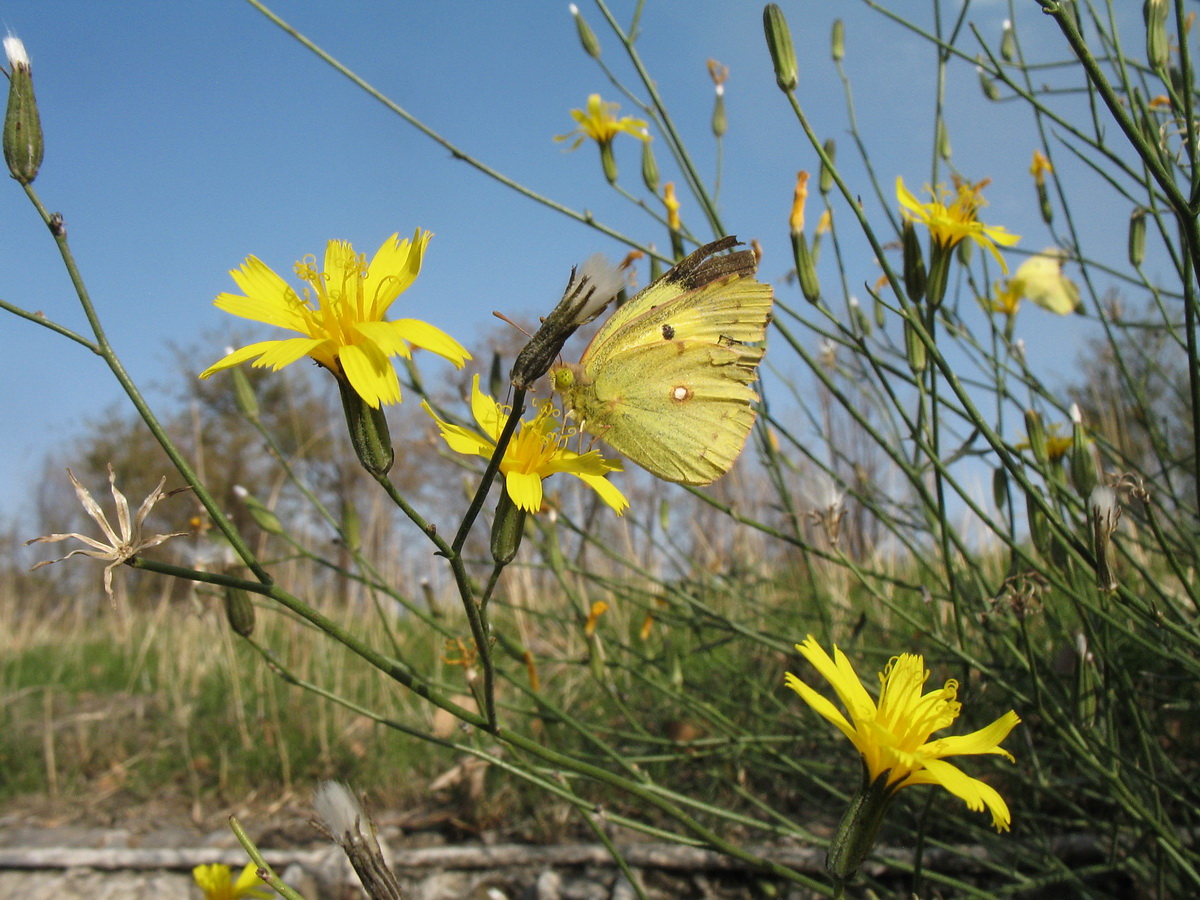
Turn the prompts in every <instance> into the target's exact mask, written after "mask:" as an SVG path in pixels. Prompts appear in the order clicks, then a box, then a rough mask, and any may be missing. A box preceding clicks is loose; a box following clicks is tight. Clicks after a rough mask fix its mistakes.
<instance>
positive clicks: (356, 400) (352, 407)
mask: <svg viewBox="0 0 1200 900" xmlns="http://www.w3.org/2000/svg"><path fill="white" fill-rule="evenodd" d="M337 383H338V390H339V391H340V392H341V395H342V411H343V412H344V413H345V414H346V427H347V428H348V429H349V430H350V443H351V445H353V447H354V452H355V454H356V455H357V456H358V461H359V462H360V463H361V464H362V467H363V468H364V469H366V470H367V472H369V473H370V474H371V475H373V476H374V477H376V478H382V477H383V476H384V475H386V474H387V473H388V470H389V469H391V468H392V463H394V462H395V461H396V452H395V450H393V449H392V436H391V432H389V431H388V424H387V417H386V416H385V415H384V414H383V409H382V408H380V407H375V406H371V405H370V404H368V403H367V401H366V400H364V399H363V398H362V397H360V396H359V395H358V392H357V391H355V390H354V388H353V387H351V386H350V383H349V382H348V381H344V380H343V379H341V378H339V379H338V380H337Z"/></svg>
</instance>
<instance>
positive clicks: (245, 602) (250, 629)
mask: <svg viewBox="0 0 1200 900" xmlns="http://www.w3.org/2000/svg"><path fill="white" fill-rule="evenodd" d="M225 618H226V619H228V620H229V627H230V628H232V629H233V633H234V634H240V635H241V636H242V637H250V635H252V634H253V633H254V604H253V603H252V602H250V595H249V594H247V593H246V592H245V591H244V590H243V589H242V588H235V587H227V588H225Z"/></svg>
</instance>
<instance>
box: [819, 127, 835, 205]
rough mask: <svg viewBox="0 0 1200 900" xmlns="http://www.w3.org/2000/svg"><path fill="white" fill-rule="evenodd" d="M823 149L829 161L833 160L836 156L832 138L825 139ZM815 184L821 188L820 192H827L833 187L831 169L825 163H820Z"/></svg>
mask: <svg viewBox="0 0 1200 900" xmlns="http://www.w3.org/2000/svg"><path fill="white" fill-rule="evenodd" d="M824 149H825V155H826V156H827V157H829V161H830V162H831V163H832V162H834V160H836V158H837V144H836V143H835V142H834V140H833V138H829V139H827V140H826V141H825V148H824ZM817 184H818V186H819V187H820V188H821V193H822V194H828V193H829V191H830V190H831V189H832V188H833V169H831V168H830V167H829V166H827V165H825V163H824V162H822V163H821V177H820V179H819V180H818V182H817Z"/></svg>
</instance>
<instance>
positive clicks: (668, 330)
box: [662, 325, 675, 341]
mask: <svg viewBox="0 0 1200 900" xmlns="http://www.w3.org/2000/svg"><path fill="white" fill-rule="evenodd" d="M662 336H663V340H664V341H673V340H675V328H674V326H672V325H664V326H663V327H662Z"/></svg>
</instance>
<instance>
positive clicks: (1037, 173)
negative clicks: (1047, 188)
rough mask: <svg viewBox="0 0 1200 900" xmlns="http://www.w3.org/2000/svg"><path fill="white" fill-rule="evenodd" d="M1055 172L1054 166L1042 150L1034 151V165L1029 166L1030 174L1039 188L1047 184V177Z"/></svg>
mask: <svg viewBox="0 0 1200 900" xmlns="http://www.w3.org/2000/svg"><path fill="white" fill-rule="evenodd" d="M1053 172H1054V166H1052V165H1050V160H1048V159H1047V158H1046V155H1045V154H1044V153H1042V151H1041V150H1034V151H1033V163H1032V164H1030V166H1029V174H1030V175H1032V176H1033V182H1034V184H1036V185H1037V186H1038V187H1042V186H1043V185H1044V184H1045V183H1046V176H1047V175H1049V174H1051V173H1053Z"/></svg>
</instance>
